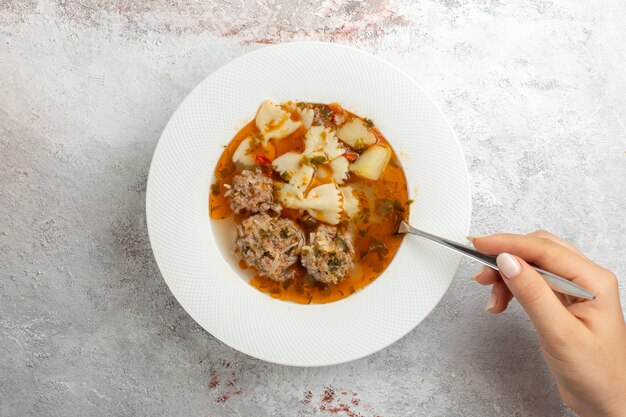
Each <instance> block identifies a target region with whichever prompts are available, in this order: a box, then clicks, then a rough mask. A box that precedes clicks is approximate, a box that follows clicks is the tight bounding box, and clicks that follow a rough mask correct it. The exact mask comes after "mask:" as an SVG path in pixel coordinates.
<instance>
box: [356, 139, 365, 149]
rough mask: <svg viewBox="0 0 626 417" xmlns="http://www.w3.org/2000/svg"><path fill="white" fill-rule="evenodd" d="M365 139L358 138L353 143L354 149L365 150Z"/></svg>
mask: <svg viewBox="0 0 626 417" xmlns="http://www.w3.org/2000/svg"><path fill="white" fill-rule="evenodd" d="M365 146H366V145H365V139H363V138H358V139H357V140H356V141H354V149H363V148H365Z"/></svg>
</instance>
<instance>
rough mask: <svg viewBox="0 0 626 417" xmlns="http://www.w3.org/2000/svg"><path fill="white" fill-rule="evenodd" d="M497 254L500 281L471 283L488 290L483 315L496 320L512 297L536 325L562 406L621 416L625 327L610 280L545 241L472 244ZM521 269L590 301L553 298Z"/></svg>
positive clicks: (592, 416)
mask: <svg viewBox="0 0 626 417" xmlns="http://www.w3.org/2000/svg"><path fill="white" fill-rule="evenodd" d="M471 240H472V243H473V245H474V247H475V248H476V249H477V250H479V251H480V252H483V253H485V254H492V255H493V254H500V255H498V258H497V262H498V267H499V268H500V273H498V271H495V270H493V269H490V268H485V269H483V270H481V271H480V272H479V273H478V274H477V275H476V276H475V279H476V281H478V282H479V283H480V284H483V285H492V293H491V297H490V299H489V302H488V303H487V308H486V309H487V311H489V312H491V313H495V314H497V313H501V312H502V311H504V310H505V309H506V308H507V305H508V304H509V301H511V299H512V298H513V297H515V298H516V299H517V300H518V302H519V303H520V305H521V306H522V307H523V308H524V310H526V312H527V313H528V315H529V317H530V319H531V321H532V322H533V324H534V326H535V328H536V330H537V333H538V335H539V340H540V343H541V348H542V350H543V355H544V357H545V359H546V362H547V363H548V367H549V368H550V371H551V372H552V374H553V375H554V378H555V380H556V384H557V386H558V389H559V393H560V394H561V398H562V399H563V401H564V402H565V404H567V405H568V406H570V407H571V408H572V409H573V410H574V411H575V412H577V413H578V414H579V415H581V416H583V417H624V416H626V324H625V323H624V315H623V313H622V308H621V305H620V300H619V291H618V282H617V278H616V277H615V275H614V274H613V273H612V272H610V271H608V270H606V269H604V268H602V267H600V266H599V265H597V264H595V263H593V262H592V261H591V260H589V259H588V258H586V257H585V256H584V255H583V254H582V253H580V251H578V250H577V249H576V248H575V247H574V246H572V245H571V244H569V243H568V242H565V241H563V240H561V239H559V238H557V237H555V236H553V235H551V234H550V233H547V232H544V231H538V232H534V233H531V234H529V235H526V236H524V235H514V234H499V235H493V236H486V237H474V238H471ZM526 261H528V262H531V263H533V264H536V265H538V266H540V267H541V268H543V269H545V270H548V271H550V272H552V273H555V274H557V275H560V276H562V277H564V278H567V279H569V280H571V281H573V282H575V283H576V284H578V285H580V286H582V287H583V288H585V289H587V290H589V291H591V292H592V293H593V294H594V295H595V296H596V298H595V300H583V299H578V298H574V297H570V296H564V295H562V294H558V293H554V292H553V291H552V290H551V289H550V287H549V286H548V284H547V283H546V282H545V281H544V279H543V278H542V277H541V275H539V274H538V273H537V272H536V271H535V270H534V269H533V268H532V267H531V266H530V265H529V264H528V263H527V262H526Z"/></svg>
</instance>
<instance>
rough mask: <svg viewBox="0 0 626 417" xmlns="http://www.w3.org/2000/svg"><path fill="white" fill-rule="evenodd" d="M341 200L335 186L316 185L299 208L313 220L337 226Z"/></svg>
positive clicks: (341, 208) (341, 209) (339, 217)
mask: <svg viewBox="0 0 626 417" xmlns="http://www.w3.org/2000/svg"><path fill="white" fill-rule="evenodd" d="M342 203H343V199H342V195H341V191H339V188H337V186H336V185H335V184H332V183H331V184H323V185H318V186H317V187H315V188H313V189H312V190H311V191H309V194H308V195H307V196H306V198H305V199H304V200H303V201H302V203H301V208H303V209H306V210H307V211H308V212H309V214H310V215H311V216H312V217H314V218H315V219H317V220H319V221H321V222H324V223H328V224H339V222H340V221H341V212H342V211H343V207H342Z"/></svg>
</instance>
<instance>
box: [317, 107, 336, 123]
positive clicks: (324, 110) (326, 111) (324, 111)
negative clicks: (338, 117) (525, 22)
mask: <svg viewBox="0 0 626 417" xmlns="http://www.w3.org/2000/svg"><path fill="white" fill-rule="evenodd" d="M319 110H320V116H322V119H324V120H326V121H329V120H330V118H331V117H333V111H332V110H331V109H330V108H329V107H328V106H326V105H321V106H319Z"/></svg>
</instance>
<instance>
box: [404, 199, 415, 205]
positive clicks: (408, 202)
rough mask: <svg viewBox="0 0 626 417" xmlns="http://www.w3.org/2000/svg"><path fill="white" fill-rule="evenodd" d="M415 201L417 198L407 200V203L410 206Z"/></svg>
mask: <svg viewBox="0 0 626 417" xmlns="http://www.w3.org/2000/svg"><path fill="white" fill-rule="evenodd" d="M414 202H415V200H407V201H406V205H407V206H410V205H411V204H413V203H414Z"/></svg>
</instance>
